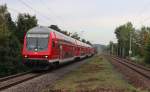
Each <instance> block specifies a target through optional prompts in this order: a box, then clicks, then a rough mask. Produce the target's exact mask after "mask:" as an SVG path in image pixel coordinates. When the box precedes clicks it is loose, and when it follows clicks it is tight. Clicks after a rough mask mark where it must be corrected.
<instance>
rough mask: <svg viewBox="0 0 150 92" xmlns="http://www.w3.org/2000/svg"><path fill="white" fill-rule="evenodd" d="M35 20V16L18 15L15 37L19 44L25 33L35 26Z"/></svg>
mask: <svg viewBox="0 0 150 92" xmlns="http://www.w3.org/2000/svg"><path fill="white" fill-rule="evenodd" d="M37 25H38V24H37V19H36V17H35V16H31V15H29V14H19V16H18V19H17V30H16V35H17V37H18V39H19V41H20V42H21V43H23V38H24V35H25V33H26V32H27V31H28V30H29V29H30V28H32V27H35V26H37Z"/></svg>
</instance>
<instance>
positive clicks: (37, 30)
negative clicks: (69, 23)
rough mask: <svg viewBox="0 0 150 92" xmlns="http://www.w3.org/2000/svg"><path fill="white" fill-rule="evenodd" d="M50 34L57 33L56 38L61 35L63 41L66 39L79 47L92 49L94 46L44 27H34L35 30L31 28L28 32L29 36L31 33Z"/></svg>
mask: <svg viewBox="0 0 150 92" xmlns="http://www.w3.org/2000/svg"><path fill="white" fill-rule="evenodd" d="M50 32H55V33H56V36H57V34H58V35H60V37H61V39H64V40H66V41H69V42H71V43H74V44H77V45H79V46H84V47H92V46H90V45H88V44H86V43H83V42H81V41H79V40H76V39H74V38H71V37H69V36H66V35H64V34H62V33H60V32H57V31H55V30H53V29H51V28H48V27H44V26H36V27H33V28H31V29H30V30H29V31H28V32H27V34H30V33H31V34H32V33H50ZM75 42H76V43H75Z"/></svg>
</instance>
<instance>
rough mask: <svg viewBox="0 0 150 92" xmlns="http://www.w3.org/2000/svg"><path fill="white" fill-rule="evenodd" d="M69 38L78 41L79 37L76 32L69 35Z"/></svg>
mask: <svg viewBox="0 0 150 92" xmlns="http://www.w3.org/2000/svg"><path fill="white" fill-rule="evenodd" d="M71 37H72V38H74V39H77V40H80V37H79V35H78V33H77V32H75V33H73V34H72V35H71Z"/></svg>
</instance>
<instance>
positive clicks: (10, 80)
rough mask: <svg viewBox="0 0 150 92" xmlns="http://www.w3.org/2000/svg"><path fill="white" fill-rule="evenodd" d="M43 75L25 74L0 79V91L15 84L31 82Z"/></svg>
mask: <svg viewBox="0 0 150 92" xmlns="http://www.w3.org/2000/svg"><path fill="white" fill-rule="evenodd" d="M42 74H43V73H31V72H25V73H20V74H16V75H12V76H8V77H5V78H1V79H0V91H2V90H4V89H7V88H9V87H12V86H15V85H17V84H20V83H23V82H25V81H28V80H31V79H33V78H35V77H38V76H40V75H42Z"/></svg>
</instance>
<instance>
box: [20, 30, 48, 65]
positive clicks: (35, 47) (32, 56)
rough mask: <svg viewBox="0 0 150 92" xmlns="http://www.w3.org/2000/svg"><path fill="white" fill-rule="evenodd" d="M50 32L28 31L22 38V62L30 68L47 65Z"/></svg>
mask: <svg viewBox="0 0 150 92" xmlns="http://www.w3.org/2000/svg"><path fill="white" fill-rule="evenodd" d="M49 39H50V34H48V33H28V34H26V36H25V39H24V46H23V52H22V55H23V57H24V60H23V63H24V64H25V65H26V66H28V67H30V68H44V67H48V65H49V62H48V60H49V58H50V54H51V53H50V52H51V51H50V47H49V45H48V44H49V43H50V40H49Z"/></svg>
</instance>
